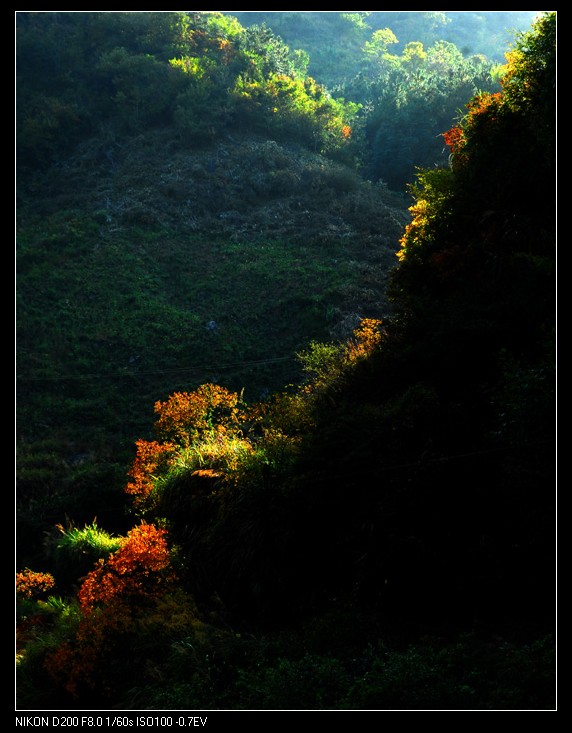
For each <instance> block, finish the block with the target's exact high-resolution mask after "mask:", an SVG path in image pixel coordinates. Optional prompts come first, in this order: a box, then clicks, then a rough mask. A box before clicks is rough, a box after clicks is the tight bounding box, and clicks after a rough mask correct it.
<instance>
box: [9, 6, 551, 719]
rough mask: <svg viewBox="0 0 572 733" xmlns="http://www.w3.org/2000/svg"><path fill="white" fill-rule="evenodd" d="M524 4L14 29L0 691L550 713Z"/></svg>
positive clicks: (540, 42)
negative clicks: (6, 539)
mask: <svg viewBox="0 0 572 733" xmlns="http://www.w3.org/2000/svg"><path fill="white" fill-rule="evenodd" d="M534 16H535V14H533V13H528V12H527V13H525V12H521V13H515V14H510V13H504V12H503V13H500V12H499V13H496V12H493V11H490V12H487V13H466V14H463V13H460V12H457V13H428V12H420V13H413V12H409V13H397V12H396V13H388V12H378V11H375V12H371V13H366V12H355V13H338V12H328V13H318V12H309V13H305V12H260V13H259V12H254V11H251V12H240V13H238V12H237V13H219V12H146V11H144V12H117V13H115V12H103V11H99V12H77V13H71V12H70V13H68V12H55V11H53V12H31V11H30V12H20V11H18V12H17V13H16V51H17V68H16V74H17V78H16V91H17V118H16V124H17V138H16V143H17V159H16V165H17V170H16V187H17V204H16V215H17V217H16V218H17V221H16V226H17V252H16V254H17V272H16V296H17V310H16V315H17V323H16V346H17V359H16V370H17V374H16V377H17V401H16V408H17V410H16V412H17V414H16V441H17V465H16V468H17V494H16V572H17V604H16V616H17V619H16V620H17V634H16V647H17V649H16V651H17V677H16V679H17V689H16V694H17V699H16V703H17V709H23V710H26V709H70V710H74V709H88V708H91V709H94V710H104V709H112V708H113V709H116V710H137V709H145V710H192V709H195V710H199V709H201V710H217V709H231V710H237V709H243V710H244V709H246V710H250V709H252V710H258V709H276V710H281V709H350V710H351V709H375V710H384V709H518V710H520V709H553V707H554V704H555V691H554V676H555V675H554V632H555V629H554V615H555V611H554V596H555V556H554V519H555V517H554V514H555V493H554V485H555V444H554V440H555V436H554V432H555V409H554V391H555V384H554V382H555V374H554V373H555V340H556V333H555V148H556V138H555V130H556V99H555V97H556V86H555V85H556V16H555V14H554V13H543V14H540V15H538V16H537V18H536V20H534V21H533V18H534ZM511 24H512V25H511ZM510 28H521V29H522V30H521V31H520V32H517V33H514V32H513V33H512V35H510V32H509V29H510ZM505 54H506V55H505Z"/></svg>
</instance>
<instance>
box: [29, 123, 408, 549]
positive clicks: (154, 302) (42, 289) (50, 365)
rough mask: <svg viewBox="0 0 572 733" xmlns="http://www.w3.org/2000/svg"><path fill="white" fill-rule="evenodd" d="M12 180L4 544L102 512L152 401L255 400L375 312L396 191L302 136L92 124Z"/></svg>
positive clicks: (392, 237)
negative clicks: (10, 492) (16, 512)
mask: <svg viewBox="0 0 572 733" xmlns="http://www.w3.org/2000/svg"><path fill="white" fill-rule="evenodd" d="M20 188H21V190H20V199H19V203H18V270H17V289H16V290H17V300H18V306H17V321H18V326H17V374H18V393H17V436H18V443H19V462H18V467H19V473H20V484H19V485H20V489H19V492H20V493H19V498H20V500H21V501H20V508H21V512H22V518H21V521H20V532H21V538H20V543H19V544H20V545H23V546H26V545H27V544H28V543H30V542H33V539H32V538H33V536H34V535H37V534H38V532H39V531H40V530H41V529H45V528H46V527H47V526H48V527H49V526H50V525H52V524H53V523H54V522H56V521H62V519H63V516H64V514H65V515H67V516H68V517H70V518H71V519H72V520H74V521H77V522H83V521H91V519H92V518H93V517H94V516H95V515H97V516H98V517H99V518H100V520H101V519H102V514H103V517H107V519H108V521H112V516H111V515H113V514H114V512H115V513H117V510H118V509H119V507H120V506H121V504H122V502H123V497H122V495H121V488H122V486H123V484H124V481H125V471H126V469H127V467H128V465H129V462H130V461H131V458H132V455H133V444H134V441H135V440H136V439H137V438H139V437H149V436H150V435H151V434H152V423H153V420H154V415H153V405H154V403H155V401H157V400H164V399H166V397H167V396H168V395H170V394H172V393H173V392H175V391H178V390H183V391H186V390H191V389H194V388H195V387H196V386H198V385H199V384H201V383H204V382H208V381H213V382H217V383H219V384H223V385H225V386H228V387H230V388H232V389H236V390H241V389H244V390H245V398H246V399H247V400H249V401H255V400H256V399H259V398H260V397H261V396H262V395H264V394H265V393H266V392H267V391H270V390H276V389H280V388H282V387H283V386H284V385H286V384H288V383H290V382H292V381H295V380H296V379H297V378H298V364H297V361H296V358H295V353H296V351H298V350H300V349H301V348H303V347H304V346H305V345H307V343H308V342H309V341H310V340H312V339H317V340H329V339H331V338H336V337H345V336H347V335H349V333H350V331H351V329H352V327H353V326H355V322H356V317H357V316H383V315H384V313H387V311H388V304H387V302H386V300H385V296H384V292H383V291H384V285H385V279H386V277H387V273H388V272H389V270H390V269H391V268H392V267H393V265H394V262H395V261H396V258H395V255H394V252H395V250H396V248H397V240H398V237H399V235H400V232H401V230H402V227H403V224H404V222H405V221H406V214H407V212H406V204H405V202H404V200H402V199H400V198H399V197H397V196H395V195H393V194H390V193H389V192H387V191H386V190H385V189H383V188H382V187H374V186H371V185H370V184H368V183H366V182H364V181H362V180H361V179H360V178H359V177H358V176H357V174H355V173H354V172H353V171H351V170H350V169H348V168H344V167H343V166H340V165H337V164H333V163H331V162H327V161H325V160H324V159H323V158H321V157H320V156H317V155H313V154H311V153H309V152H307V151H304V150H302V149H297V148H295V147H285V146H281V145H278V144H277V143H275V142H273V141H269V140H262V139H259V140H255V139H249V138H240V139H234V138H232V139H231V138H228V139H225V140H224V141H221V142H219V143H217V144H215V145H214V146H212V147H210V148H205V149H189V148H185V147H184V146H182V145H181V142H180V140H179V139H178V138H177V137H176V136H175V135H174V134H173V133H172V132H171V131H170V130H162V131H154V132H150V133H147V134H145V135H140V136H137V137H131V138H124V139H116V138H114V139H112V140H106V141H104V140H103V139H99V138H97V139H93V140H91V141H88V142H86V143H84V144H83V145H82V146H81V147H79V148H78V149H76V150H75V151H74V153H73V154H72V155H71V156H70V157H69V158H67V159H66V160H62V161H61V162H60V163H59V164H58V165H56V166H54V167H52V168H51V169H49V170H48V171H47V172H45V173H44V174H43V175H35V176H33V177H32V176H24V177H23V179H22V181H21V185H20ZM213 322H214V323H213ZM209 324H210V325H209ZM214 324H216V325H214ZM78 482H79V484H78ZM112 507H115V508H114V509H112ZM31 517H33V520H32V519H31ZM112 527H116V528H117V529H122V526H121V524H119V526H118V525H117V519H115V523H112Z"/></svg>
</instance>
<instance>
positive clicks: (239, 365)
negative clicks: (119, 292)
mask: <svg viewBox="0 0 572 733" xmlns="http://www.w3.org/2000/svg"><path fill="white" fill-rule="evenodd" d="M286 361H296V358H295V357H294V356H276V357H273V358H269V359H252V360H249V361H236V362H229V363H227V364H214V365H199V366H187V367H178V368H175V369H149V370H140V371H132V372H126V371H121V372H119V371H118V372H108V373H100V374H93V373H92V374H67V375H56V376H47V375H46V376H34V377H26V376H22V375H16V379H17V380H19V381H22V382H44V381H49V382H65V381H68V380H74V379H78V380H83V379H108V378H126V377H128V378H136V377H141V376H149V375H157V374H162V375H169V374H188V373H191V372H203V371H220V370H226V369H237V370H238V369H245V368H247V367H251V366H263V365H265V364H277V363H280V362H286Z"/></svg>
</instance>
